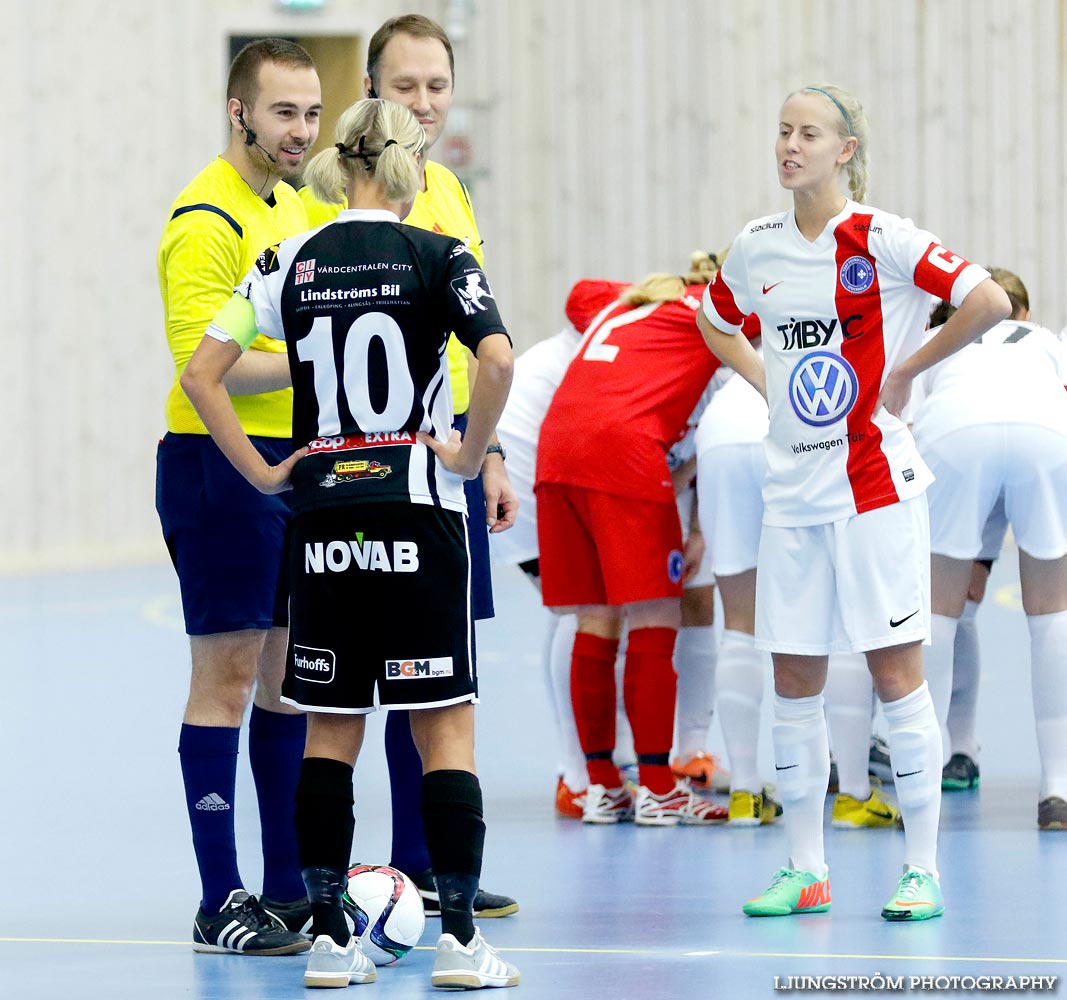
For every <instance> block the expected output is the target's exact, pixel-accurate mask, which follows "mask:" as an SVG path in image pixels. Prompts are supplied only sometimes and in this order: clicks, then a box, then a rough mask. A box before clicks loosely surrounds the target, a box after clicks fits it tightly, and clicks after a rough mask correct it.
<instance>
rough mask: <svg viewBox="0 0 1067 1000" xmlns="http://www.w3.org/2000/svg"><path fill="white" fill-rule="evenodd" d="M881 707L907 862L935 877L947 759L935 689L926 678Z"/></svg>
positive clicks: (905, 860) (905, 861)
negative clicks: (943, 761) (943, 769)
mask: <svg viewBox="0 0 1067 1000" xmlns="http://www.w3.org/2000/svg"><path fill="white" fill-rule="evenodd" d="M953 620H954V619H953ZM882 710H883V711H884V712H885V719H886V722H887V723H888V724H889V758H890V761H891V762H892V765H893V777H894V781H895V787H896V793H897V804H898V805H899V806H900V814H901V817H902V818H903V820H904V863H905V864H908V865H916V866H918V867H919V868H924V869H926V871H928V872H930V873H931V874H932V875H934V876H936V875H937V826H938V822H939V821H940V818H941V767H942V759H943V758H942V750H941V730H940V728H939V727H938V725H937V715H936V714H935V712H934V703H933V701H932V700H931V698H930V689H929V687H927V685H926V682H925V681H924V682H923V683H922V684H921V685H919V687H917V688H916V689H915V690H914V691H912V692H911V694H907V695H905V696H904V697H903V698H898V699H897V700H896V701H890V702H883V703H882Z"/></svg>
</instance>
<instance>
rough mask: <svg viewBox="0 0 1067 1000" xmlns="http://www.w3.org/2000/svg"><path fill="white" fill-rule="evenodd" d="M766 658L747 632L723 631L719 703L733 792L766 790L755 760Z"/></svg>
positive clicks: (718, 676) (720, 721) (720, 656)
mask: <svg viewBox="0 0 1067 1000" xmlns="http://www.w3.org/2000/svg"><path fill="white" fill-rule="evenodd" d="M766 655H767V654H766V653H762V652H760V651H759V650H758V649H756V646H755V640H754V639H753V637H752V636H750V635H748V634H747V633H745V632H735V631H733V630H732V629H726V630H725V631H723V634H722V643H721V644H720V646H719V665H718V669H717V670H716V684H717V698H716V703H717V708H718V712H719V725H720V727H721V728H722V738H723V743H724V744H725V746H726V757H727V759H728V761H729V764H730V791H731V792H736V791H739V790H742V789H743V790H744V791H746V792H752V793H753V794H756V793H757V792H759V791H761V790H762V789H763V782H762V781H760V776H759V769H758V767H757V763H756V761H757V755H758V749H759V724H760V702H762V701H763V668H764V662H765V657H766Z"/></svg>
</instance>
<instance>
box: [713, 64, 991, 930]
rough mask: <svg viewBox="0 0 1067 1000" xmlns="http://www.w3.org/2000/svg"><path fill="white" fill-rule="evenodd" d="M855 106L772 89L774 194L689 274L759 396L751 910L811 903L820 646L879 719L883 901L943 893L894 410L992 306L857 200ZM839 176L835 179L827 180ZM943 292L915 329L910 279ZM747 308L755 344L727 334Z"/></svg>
mask: <svg viewBox="0 0 1067 1000" xmlns="http://www.w3.org/2000/svg"><path fill="white" fill-rule="evenodd" d="M867 144H868V124H867V118H866V115H865V113H864V111H863V108H862V106H861V105H860V103H859V102H858V101H857V100H856V99H855V98H854V97H853V96H852V95H850V94H848V93H847V92H845V91H843V90H841V89H840V88H837V87H834V86H832V85H827V86H819V87H805V88H803V89H801V90H798V91H796V92H794V93H792V94H790V95H789V96H788V97H787V98H786V100H785V103H784V104H783V105H782V109H781V113H780V116H779V123H778V136H777V141H776V143H775V159H776V161H777V168H778V179H779V182H780V183H781V185H782V187H784V188H785V189H786V190H787V191H790V192H791V193H792V195H793V208H792V210H791V211H788V212H782V213H778V214H775V215H769V216H766V217H764V218H761V219H757V220H754V221H752V222H750V223H748V224H747V225H746V226H745V228H744V229H743V230H742V231H741V233H740V234H739V235H738V237H737V238H736V240H735V241H734V243H733V246H732V248H731V251H730V255H729V256H728V257H727V259H726V263H725V265H724V267H723V269H722V270H721V271H720V272H719V274H718V275H717V277H716V279H715V281H714V282H713V283H712V284H711V285H710V286H709V287H708V289H707V291H706V293H705V295H704V301H703V309H702V310H701V313H700V314H699V316H698V323H699V325H700V327H701V330H702V332H703V333H704V336H705V338H706V339H707V342H708V344H709V346H710V347H711V349H712V350H713V351H714V352H715V353H716V354H717V355H718V356H719V357H720V358H721V359H722V360H723V362H724V363H726V364H729V365H730V367H732V368H734V369H735V370H736V371H738V372H739V373H740V374H741V375H742V376H743V377H744V378H745V379H747V380H748V381H749V382H751V383H752V384H753V385H754V386H756V388H758V389H759V390H760V392H762V393H763V394H764V395H765V397H766V398H767V401H768V406H769V411H770V432H769V434H768V437H767V478H766V480H765V481H764V487H763V499H764V517H763V532H762V536H761V540H760V552H759V562H758V570H757V575H756V643H757V646H759V647H761V648H764V649H768V650H770V652H771V653H772V654H773V659H774V676H775V702H774V706H775V712H774V715H775V725H774V737H773V742H774V752H775V769H776V776H777V780H778V787H779V789H780V791H781V795H782V800H783V804H784V806H785V814H784V818H785V821H786V833H787V839H788V844H789V860H788V862H787V864H786V865H785V866H784V867H783V868H781V869H779V871H778V872H777V873H776V874H775V876H774V879H773V880H772V882H771V884H770V886H769V887H768V888H767V889H766V890H765V891H764V892H763V893H762V894H760V895H759V896H757V897H755V898H754V899H750V900H749V901H748V902H747V903H746V904H745V906H744V910H745V912H746V913H748V914H750V915H752V916H781V915H785V914H790V913H798V912H813V911H822V910H827V909H829V907H830V883H829V874H828V869H827V867H826V862H825V858H824V852H823V842H822V829H823V799H824V796H825V792H826V784H827V779H828V776H829V753H828V746H827V734H826V722H825V718H824V715H823V699H822V690H823V685H824V684H825V680H826V669H827V657H828V654H830V653H831V652H834V651H838V650H841V651H851V652H862V653H865V654H866V656H867V664H868V666H869V668H870V671H871V675H872V677H873V679H874V684H875V689H876V691H877V692H878V696H879V697H880V698H881V700H882V702H883V705H884V708H885V715H886V719H887V722H888V725H889V746H890V752H891V756H892V759H893V766H894V775H895V779H896V790H897V797H898V801H899V803H900V808H901V812H902V814H903V818H904V825H905V836H906V845H905V857H904V861H905V866H904V874H903V877H902V878H901V879H900V883H899V885H898V886H897V888H896V891H895V892H894V893H893V895H892V896H891V897H890V899H889V901H888V902H887V903H886V905H885V906H884V907H883V908H882V916H883V917H885V918H886V919H888V920H922V919H926V918H928V917H934V916H938V915H940V914H941V913H942V912H944V903H943V900H942V896H941V888H940V884H939V880H938V873H937V850H936V849H937V827H938V819H939V814H940V796H941V786H940V779H941V752H942V751H941V734H940V731H939V729H938V726H937V718H936V716H935V714H934V708H933V704H932V702H931V700H930V694H929V691H928V690H927V687H926V684H925V682H924V681H923V674H922V655H921V652H920V644H921V643H922V642H923V641H924V640H926V638H927V636H928V627H929V599H930V598H929V594H930V590H929V583H930V578H929V568H930V539H929V521H928V517H927V509H926V499H925V496H924V491H925V489H926V487H927V485H928V484H929V482H930V479H931V476H930V473H929V470H928V469H927V468H926V466H925V464H924V463H923V461H922V459H921V457H920V456H919V454H918V452H917V451H916V449H915V443H914V441H913V440H912V438H911V435H910V433H909V432H908V429H907V427H906V425H905V424H904V423H903V421H902V420H901V419H900V413H901V411H902V409H903V407H904V406H905V404H906V403H907V401H908V396H909V393H910V386H911V381H912V379H913V378H915V376H916V375H918V374H919V373H920V372H922V371H924V370H925V369H926V368H928V367H930V366H931V365H933V364H935V363H937V362H938V361H940V360H941V359H943V358H945V357H947V356H948V355H950V354H952V353H953V352H954V351H956V350H958V349H959V348H960V347H962V346H963V345H964V344H966V343H968V342H969V341H971V340H973V339H974V338H975V337H977V336H979V335H980V334H981V333H982V332H983V331H984V330H986V329H988V328H989V327H990V326H992V325H993V324H994V323H996V322H997V321H998V320H1000V319H1003V318H1004V317H1005V316H1007V314H1008V313H1009V311H1010V306H1009V303H1008V299H1007V296H1006V295H1005V294H1004V293H1003V291H1002V290H1001V289H1000V288H998V287H997V286H996V284H995V283H994V282H992V281H991V280H990V279H989V275H988V273H987V272H986V271H985V270H984V269H982V268H980V267H977V266H975V265H973V264H971V263H970V262H968V261H967V260H965V259H964V258H963V257H961V256H959V255H958V254H954V253H952V252H951V251H949V250H947V249H946V248H945V247H943V246H942V245H941V244H940V242H939V241H938V240H937V239H936V238H935V237H934V236H932V235H931V234H930V233H928V232H924V231H922V230H920V229H918V228H916V227H915V225H914V224H912V223H911V222H910V221H909V220H905V219H902V218H900V217H898V216H896V215H892V214H890V213H888V212H884V211H881V210H879V209H873V208H867V207H864V206H863V205H860V204H858V202H859V201H860V200H862V198H863V197H864V196H865V193H866V186H867ZM846 178H847V179H848V182H849V188H850V193H851V195H852V198H849V197H847V196H846V195H845V194H844V192H843V189H842V181H843V180H844V179H846ZM931 295H936V296H939V297H941V298H949V299H951V301H952V302H953V304H954V305H957V306H958V307H959V308H958V309H957V312H956V313H955V315H954V316H953V317H952V319H950V320H949V322H948V323H946V324H945V326H944V327H943V328H942V330H941V331H940V333H939V334H938V336H937V337H935V338H933V339H932V340H930V341H929V342H927V343H926V344H923V343H922V334H923V330H924V329H925V327H926V319H927V316H928V314H929V307H930V296H931ZM752 313H755V314H757V315H758V317H759V321H760V327H761V329H762V331H763V349H764V358H763V359H760V357H759V356H758V355H757V354H756V352H755V351H754V350H753V349H752V347H751V345H750V344H749V343H748V341H747V340H746V339H745V338H744V337H738V336H736V334H737V333H738V332H739V331H740V330H741V325H742V323H743V321H744V319H745V317H746V316H748V315H750V314H752Z"/></svg>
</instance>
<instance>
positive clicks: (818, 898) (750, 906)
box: [741, 868, 830, 917]
mask: <svg viewBox="0 0 1067 1000" xmlns="http://www.w3.org/2000/svg"><path fill="white" fill-rule="evenodd" d="M741 909H742V910H744V911H745V913H747V914H748V915H749V916H750V917H785V916H788V915H789V914H790V913H822V912H823V911H824V910H828V909H830V875H829V873H827V874H826V875H824V876H823V877H822V878H818V877H817V876H815V875H813V874H812V873H811V872H806V871H801V870H800V869H797V868H779V869H778V871H776V872H775V873H774V878H773V879H771V884H770V885H769V886H767V888H766V889H764V890H763V892H762V893H761V894H760V895H758V896H754V897H753V898H752V899H750V900H749V901H748V902H747V903H745V905H744V906H742V907H741Z"/></svg>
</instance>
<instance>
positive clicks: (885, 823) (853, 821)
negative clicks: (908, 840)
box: [831, 788, 904, 830]
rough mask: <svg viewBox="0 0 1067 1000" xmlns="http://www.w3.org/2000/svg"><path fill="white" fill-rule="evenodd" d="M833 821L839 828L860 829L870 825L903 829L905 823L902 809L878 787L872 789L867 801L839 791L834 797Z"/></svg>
mask: <svg viewBox="0 0 1067 1000" xmlns="http://www.w3.org/2000/svg"><path fill="white" fill-rule="evenodd" d="M831 822H832V823H833V825H834V826H835V827H837V829H839V830H860V829H863V828H864V827H869V828H871V829H875V830H881V829H886V828H890V827H892V828H894V829H898V830H902V829H903V828H904V823H903V821H902V820H901V818H900V810H899V809H898V808H897V807H896V806H895V805H893V804H892V803H890V802H887V801H886V800H885V799H884V798H882V796H881V794H880V793H879V792H878V790H877V789H874V788H872V789H871V796H870V798H869V799H867V800H866V801H865V802H861V801H860V800H859V799H854V798H853V797H852V796H851V795H846V794H845V793H844V792H838V794H837V797H836V798H835V799H834V811H833V816H832V820H831Z"/></svg>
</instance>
